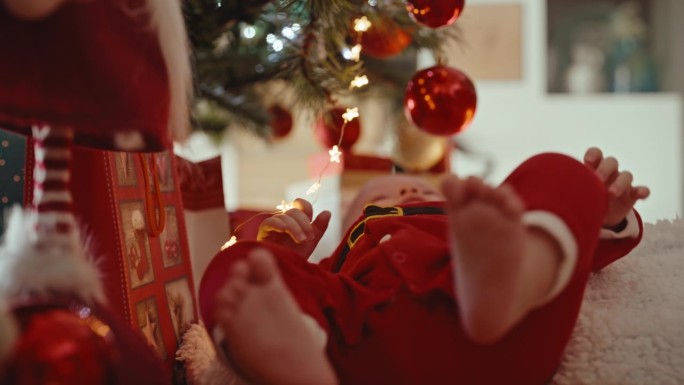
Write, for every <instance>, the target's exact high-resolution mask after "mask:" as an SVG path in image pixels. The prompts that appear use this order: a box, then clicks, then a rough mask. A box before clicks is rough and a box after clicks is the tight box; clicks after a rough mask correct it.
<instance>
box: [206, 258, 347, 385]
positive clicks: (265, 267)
mask: <svg viewBox="0 0 684 385" xmlns="http://www.w3.org/2000/svg"><path fill="white" fill-rule="evenodd" d="M215 307H216V313H215V314H216V317H215V318H216V322H217V326H218V327H219V328H220V329H221V330H223V332H224V333H225V337H226V345H227V346H226V350H227V354H228V356H229V358H230V360H231V362H232V363H233V364H234V365H235V366H236V367H237V368H238V369H239V370H240V371H241V372H242V374H243V375H244V376H245V378H246V379H247V380H248V381H250V382H254V383H259V384H286V385H287V384H293V385H295V384H296V385H299V384H302V385H303V384H311V385H319V384H321V385H325V384H335V383H336V382H337V381H336V379H335V374H334V371H333V369H332V367H331V365H330V363H329V362H328V359H327V357H326V354H325V339H324V336H321V335H320V334H319V333H318V332H320V329H319V330H316V329H315V328H312V327H311V325H310V324H308V323H307V322H306V321H305V318H304V315H303V313H302V311H301V310H300V308H299V306H298V305H297V303H296V301H295V299H294V298H293V297H292V295H291V294H290V292H289V291H288V289H287V288H286V286H285V284H284V282H283V279H282V278H281V276H280V273H279V272H278V270H277V266H276V263H275V261H274V259H273V255H272V254H271V253H270V252H269V251H267V250H266V249H257V250H254V251H252V252H251V254H250V255H249V256H248V257H247V259H244V260H241V261H237V262H236V263H235V264H234V265H233V269H232V273H231V274H230V276H229V278H228V284H227V285H226V286H225V287H224V288H223V289H222V290H221V291H220V292H219V293H218V295H217V296H216V302H215Z"/></svg>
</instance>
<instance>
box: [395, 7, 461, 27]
mask: <svg viewBox="0 0 684 385" xmlns="http://www.w3.org/2000/svg"><path fill="white" fill-rule="evenodd" d="M464 5H465V0H407V1H406V9H407V10H408V12H409V15H411V16H412V17H413V19H414V20H415V21H416V22H418V23H420V24H423V25H425V26H428V27H430V28H439V27H444V26H446V25H449V24H451V23H453V22H454V21H456V19H458V16H459V15H460V14H461V12H462V11H463V6H464Z"/></svg>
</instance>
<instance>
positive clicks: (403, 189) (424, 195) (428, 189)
mask: <svg viewBox="0 0 684 385" xmlns="http://www.w3.org/2000/svg"><path fill="white" fill-rule="evenodd" d="M443 200H444V196H443V195H442V194H441V193H440V192H439V190H437V189H436V188H435V187H433V186H432V185H430V184H429V183H428V182H426V181H425V180H423V179H421V178H419V177H415V176H409V175H388V176H382V177H378V178H375V179H373V180H371V181H370V182H368V183H366V184H365V185H364V186H363V187H362V188H361V190H360V191H359V193H358V194H357V196H356V198H354V200H353V201H352V203H351V204H350V205H349V209H348V211H347V216H346V218H345V221H344V222H345V223H344V225H349V224H350V223H349V222H350V220H351V221H353V220H354V219H356V218H357V217H358V216H359V215H360V214H361V210H363V208H364V207H365V206H366V205H368V204H374V205H378V206H399V205H404V204H408V203H416V202H430V201H443ZM345 228H346V226H345Z"/></svg>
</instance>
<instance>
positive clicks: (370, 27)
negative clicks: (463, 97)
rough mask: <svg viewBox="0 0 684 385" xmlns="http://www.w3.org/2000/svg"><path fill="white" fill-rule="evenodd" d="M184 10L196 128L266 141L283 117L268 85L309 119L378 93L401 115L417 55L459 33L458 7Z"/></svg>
mask: <svg viewBox="0 0 684 385" xmlns="http://www.w3.org/2000/svg"><path fill="white" fill-rule="evenodd" d="M184 6H185V9H184V11H185V15H186V21H187V25H188V32H189V35H190V41H191V44H192V49H193V52H194V66H195V88H196V93H197V98H196V102H195V105H194V112H193V127H194V129H195V130H200V131H205V132H207V133H211V134H218V135H220V134H222V133H224V132H226V130H231V129H234V128H235V127H242V128H246V129H248V130H250V131H253V132H255V133H256V134H258V135H260V136H264V137H267V136H269V135H270V134H272V132H273V130H274V129H276V130H277V128H275V127H273V124H272V123H271V122H273V121H274V114H277V113H279V112H282V108H280V106H278V107H279V108H272V107H273V106H269V105H267V104H266V102H265V101H264V94H265V93H266V92H268V91H265V90H268V86H267V85H268V84H269V82H273V81H280V82H284V83H285V84H286V85H287V87H288V88H289V89H290V90H292V91H293V92H294V95H295V98H293V99H294V100H290V103H293V104H294V105H296V106H297V107H302V108H303V109H304V110H307V111H310V112H312V113H314V114H320V113H322V112H323V111H324V110H325V109H329V108H332V107H334V106H335V105H336V104H337V103H338V102H339V100H340V99H341V98H365V97H368V96H376V97H377V96H378V95H380V96H381V97H391V98H393V100H396V101H397V103H395V104H394V105H395V106H396V107H397V108H401V107H402V100H403V98H404V92H403V90H404V89H405V87H406V84H407V82H408V81H409V80H410V78H411V76H412V75H413V74H414V72H415V71H416V52H417V50H418V49H427V50H429V51H431V52H432V53H433V55H434V56H435V57H438V58H439V57H440V56H441V55H442V53H441V49H442V43H444V42H446V41H448V40H449V39H453V38H455V37H457V35H458V30H457V27H455V25H454V24H453V21H454V20H455V19H456V18H457V17H458V15H459V14H460V11H461V9H462V8H463V1H462V0H411V1H408V2H405V1H404V0H273V1H268V0H186V2H185V5H184ZM366 84H367V85H366ZM294 105H287V106H285V109H286V110H287V109H289V108H292V107H294ZM276 120H277V118H276Z"/></svg>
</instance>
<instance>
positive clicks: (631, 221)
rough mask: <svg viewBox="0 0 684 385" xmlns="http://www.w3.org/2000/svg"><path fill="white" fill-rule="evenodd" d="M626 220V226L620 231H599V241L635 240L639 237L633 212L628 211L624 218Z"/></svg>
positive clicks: (637, 222) (637, 225)
mask: <svg viewBox="0 0 684 385" xmlns="http://www.w3.org/2000/svg"><path fill="white" fill-rule="evenodd" d="M625 219H626V220H627V226H625V228H624V229H623V230H622V231H618V232H615V231H612V230H608V229H601V233H600V234H599V238H601V239H623V238H636V237H638V236H639V221H638V220H637V217H636V214H635V213H634V210H632V211H630V212H629V214H627V216H626V217H625Z"/></svg>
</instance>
